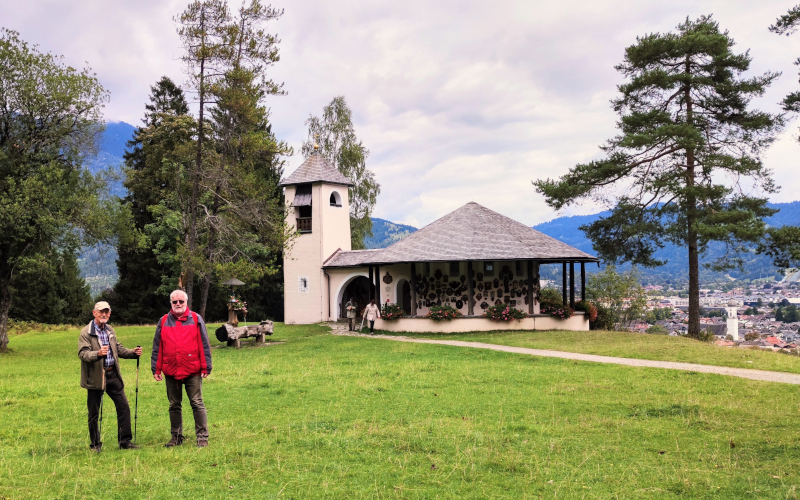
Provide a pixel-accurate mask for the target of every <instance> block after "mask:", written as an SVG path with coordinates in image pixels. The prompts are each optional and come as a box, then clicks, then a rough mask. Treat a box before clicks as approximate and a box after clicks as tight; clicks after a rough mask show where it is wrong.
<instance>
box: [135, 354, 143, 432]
mask: <svg viewBox="0 0 800 500" xmlns="http://www.w3.org/2000/svg"><path fill="white" fill-rule="evenodd" d="M141 347H142V346H140V345H137V346H136V348H137V349H139V348H141ZM140 359H142V356H141V355H139V356H137V357H136V410H134V412H133V444H136V424H137V423H138V421H139V360H140Z"/></svg>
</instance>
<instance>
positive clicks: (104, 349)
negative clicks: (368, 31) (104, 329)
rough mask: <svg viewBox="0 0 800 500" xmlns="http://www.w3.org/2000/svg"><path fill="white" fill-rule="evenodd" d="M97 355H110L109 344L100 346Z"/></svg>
mask: <svg viewBox="0 0 800 500" xmlns="http://www.w3.org/2000/svg"><path fill="white" fill-rule="evenodd" d="M97 355H98V356H99V357H101V358H102V357H104V356H108V346H107V345H104V346H102V347H100V350H99V351H97Z"/></svg>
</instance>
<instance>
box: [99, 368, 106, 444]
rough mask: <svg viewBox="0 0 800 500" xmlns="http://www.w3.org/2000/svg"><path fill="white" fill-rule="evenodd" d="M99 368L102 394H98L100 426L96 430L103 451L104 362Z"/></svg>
mask: <svg viewBox="0 0 800 500" xmlns="http://www.w3.org/2000/svg"><path fill="white" fill-rule="evenodd" d="M100 366H101V367H102V368H103V392H102V393H101V394H100V425H99V427H98V429H97V434H98V437H99V438H100V449H103V448H102V447H103V400H104V399H105V395H106V367H105V361H101V362H100Z"/></svg>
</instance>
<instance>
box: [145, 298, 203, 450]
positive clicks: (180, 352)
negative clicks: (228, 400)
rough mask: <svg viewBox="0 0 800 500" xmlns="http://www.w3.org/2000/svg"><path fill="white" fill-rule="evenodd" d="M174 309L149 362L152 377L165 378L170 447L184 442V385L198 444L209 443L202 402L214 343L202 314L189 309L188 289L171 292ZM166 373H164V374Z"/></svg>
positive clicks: (164, 320) (167, 316)
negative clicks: (182, 404)
mask: <svg viewBox="0 0 800 500" xmlns="http://www.w3.org/2000/svg"><path fill="white" fill-rule="evenodd" d="M169 299H170V302H172V310H171V311H170V312H169V313H167V314H165V315H164V317H163V318H161V320H159V322H158V326H156V336H155V338H153V354H152V357H151V358H150V366H151V368H152V370H153V378H155V379H156V380H157V381H159V382H160V381H161V380H162V378H163V379H164V383H165V385H166V386H167V399H168V400H169V423H170V432H171V433H172V439H170V441H169V442H168V443H167V444H166V445H165V446H166V447H168V448H170V447H173V446H179V445H182V444H183V439H184V438H183V414H182V413H181V399H182V398H183V388H185V389H186V396H187V397H188V398H189V404H190V405H192V413H193V414H194V431H195V436H196V437H197V447H198V448H202V447H205V446H208V418H207V417H206V407H205V404H204V403H203V379H204V378H206V377H208V375H209V374H210V373H211V345H210V344H209V342H208V332H206V324H205V323H204V322H203V318H201V317H200V316H198V315H197V313H194V312H192V311H189V307H188V304H187V303H186V302H187V299H188V297H187V295H186V292H184V291H183V290H175V291H174V292H172V293H171V294H170V295H169ZM162 374H163V376H162Z"/></svg>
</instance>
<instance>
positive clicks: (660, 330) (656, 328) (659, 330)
mask: <svg viewBox="0 0 800 500" xmlns="http://www.w3.org/2000/svg"><path fill="white" fill-rule="evenodd" d="M646 333H650V334H654V335H666V334H668V333H669V330H667V329H666V328H664V327H663V326H661V325H653V326H651V327H650V328H648V329H647V330H646Z"/></svg>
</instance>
